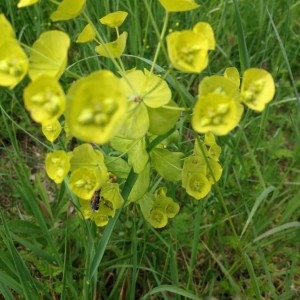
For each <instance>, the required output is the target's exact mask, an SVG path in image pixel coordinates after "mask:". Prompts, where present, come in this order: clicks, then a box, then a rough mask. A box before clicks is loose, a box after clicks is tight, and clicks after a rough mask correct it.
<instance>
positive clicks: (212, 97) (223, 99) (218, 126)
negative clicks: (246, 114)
mask: <svg viewBox="0 0 300 300" xmlns="http://www.w3.org/2000/svg"><path fill="white" fill-rule="evenodd" d="M242 114H243V106H242V105H241V104H240V103H239V102H238V101H236V100H235V99H234V98H231V97H229V96H227V95H223V94H217V93H211V94H207V95H204V96H200V97H199V99H198V100H197V102H196V105H195V107H194V111H193V115H192V127H193V129H194V130H195V131H197V132H199V133H207V132H209V131H211V132H212V133H214V134H216V135H225V134H227V133H228V132H230V131H231V130H232V129H233V128H235V127H236V126H237V124H238V123H239V121H240V119H241V116H242Z"/></svg>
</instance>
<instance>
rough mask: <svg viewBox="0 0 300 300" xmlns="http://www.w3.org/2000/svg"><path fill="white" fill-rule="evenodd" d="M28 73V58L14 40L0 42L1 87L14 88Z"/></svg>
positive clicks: (8, 39)
mask: <svg viewBox="0 0 300 300" xmlns="http://www.w3.org/2000/svg"><path fill="white" fill-rule="evenodd" d="M27 71H28V58H27V56H26V54H25V52H24V51H23V49H22V48H21V46H20V45H19V43H18V42H17V41H16V40H15V39H13V38H7V39H5V40H4V41H3V42H2V43H1V41H0V86H6V87H9V88H10V89H12V88H14V87H15V86H16V85H17V84H18V83H19V82H20V81H21V80H22V79H23V78H24V76H25V75H26V73H27Z"/></svg>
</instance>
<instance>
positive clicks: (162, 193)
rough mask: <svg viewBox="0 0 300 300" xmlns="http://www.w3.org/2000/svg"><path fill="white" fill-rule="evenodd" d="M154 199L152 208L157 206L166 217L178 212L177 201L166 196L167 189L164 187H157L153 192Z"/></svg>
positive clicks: (171, 216)
mask: <svg viewBox="0 0 300 300" xmlns="http://www.w3.org/2000/svg"><path fill="white" fill-rule="evenodd" d="M154 195H155V198H156V199H155V201H154V205H153V208H158V209H160V210H161V211H162V212H164V213H165V214H166V215H167V217H168V218H174V217H175V216H176V215H177V214H178V212H179V209H180V207H179V205H178V203H176V202H174V201H173V199H172V198H171V197H168V196H167V189H166V188H164V187H160V188H158V189H157V190H156V191H155V192H154Z"/></svg>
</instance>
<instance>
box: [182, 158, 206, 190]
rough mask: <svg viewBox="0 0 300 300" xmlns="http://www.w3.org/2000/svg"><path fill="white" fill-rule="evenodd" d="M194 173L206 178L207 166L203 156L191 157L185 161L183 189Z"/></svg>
mask: <svg viewBox="0 0 300 300" xmlns="http://www.w3.org/2000/svg"><path fill="white" fill-rule="evenodd" d="M192 173H199V174H203V175H204V176H206V174H207V164H206V160H205V157H204V156H203V155H190V156H189V157H187V158H186V159H185V160H184V163H183V168H182V187H183V188H186V187H187V184H188V178H189V176H190V174H192Z"/></svg>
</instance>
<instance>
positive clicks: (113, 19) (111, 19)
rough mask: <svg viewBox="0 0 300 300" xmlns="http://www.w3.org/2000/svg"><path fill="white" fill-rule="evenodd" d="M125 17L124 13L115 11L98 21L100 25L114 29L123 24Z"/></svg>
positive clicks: (125, 13)
mask: <svg viewBox="0 0 300 300" xmlns="http://www.w3.org/2000/svg"><path fill="white" fill-rule="evenodd" d="M127 15H128V13H127V12H125V11H115V12H113V13H110V14H107V15H106V16H104V17H103V18H101V19H100V20H99V21H100V23H101V24H104V25H107V26H108V27H111V28H116V27H119V26H121V25H122V24H123V22H124V21H125V19H126V17H127Z"/></svg>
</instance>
